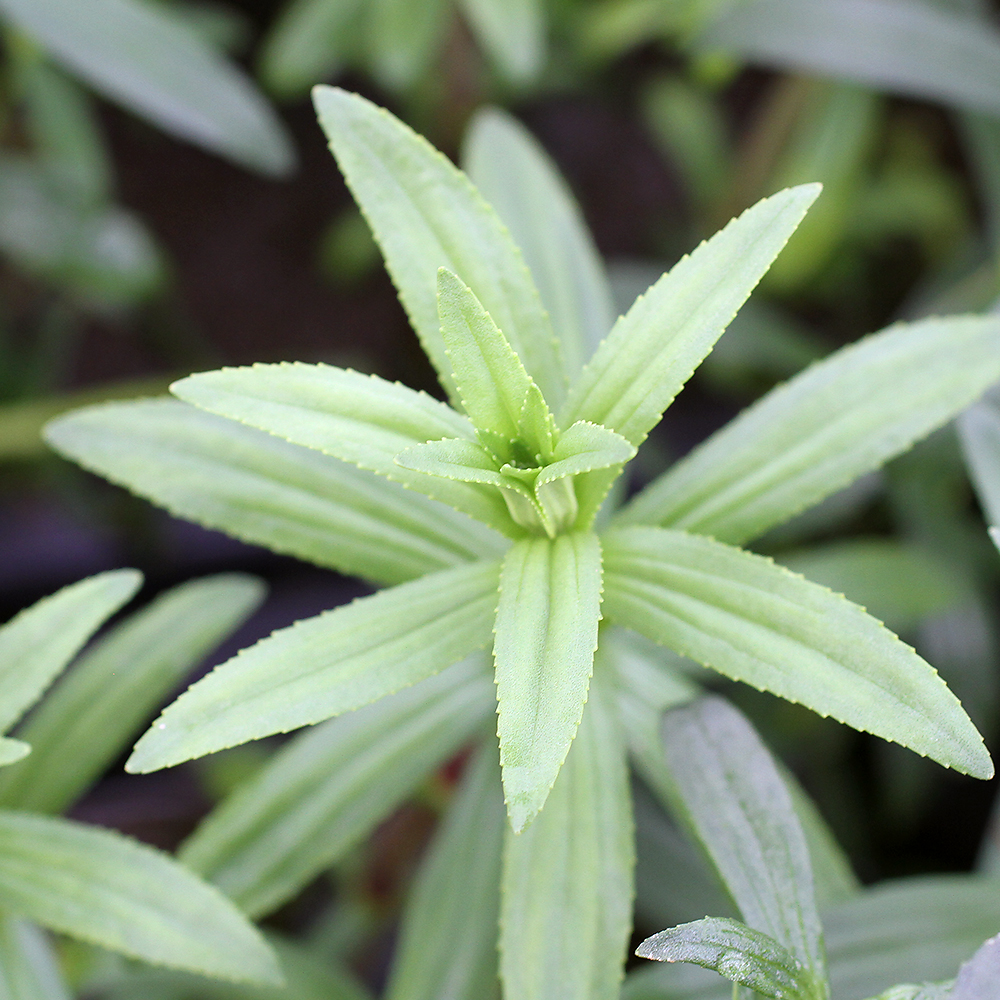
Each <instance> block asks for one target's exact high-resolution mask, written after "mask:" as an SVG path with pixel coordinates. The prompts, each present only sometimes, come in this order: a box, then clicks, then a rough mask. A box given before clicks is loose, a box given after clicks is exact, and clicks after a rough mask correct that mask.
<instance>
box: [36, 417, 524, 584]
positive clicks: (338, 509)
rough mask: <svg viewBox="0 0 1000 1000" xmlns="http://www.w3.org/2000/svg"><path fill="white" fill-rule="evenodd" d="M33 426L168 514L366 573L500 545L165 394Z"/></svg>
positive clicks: (441, 513)
mask: <svg viewBox="0 0 1000 1000" xmlns="http://www.w3.org/2000/svg"><path fill="white" fill-rule="evenodd" d="M45 436H46V440H47V441H48V442H49V443H50V444H51V445H52V446H53V447H54V448H56V450H57V451H59V452H61V453H62V454H63V455H65V456H67V457H68V458H72V459H74V460H75V461H77V462H79V463H80V464H81V465H83V466H84V467H85V468H87V469H90V470H91V471H93V472H97V473H99V474H100V475H103V476H106V477H107V478H108V479H110V480H111V481H112V482H115V483H118V484H119V485H122V486H126V487H127V488H129V489H131V490H133V491H134V492H136V493H138V494H139V495H140V496H143V497H145V498H147V499H149V500H152V501H154V502H156V503H159V504H161V505H162V506H164V507H166V508H167V510H169V511H170V512H171V513H172V514H175V515H177V516H178V517H185V518H187V519H189V520H192V521H197V522H198V523H199V524H202V525H204V526H205V527H208V528H217V529H220V530H222V531H225V532H227V533H228V534H231V535H234V536H236V537H237V538H240V539H242V540H244V541H247V542H252V543H255V544H257V545H265V546H267V547H268V548H270V549H273V550H274V551H276V552H281V553H285V554H288V555H294V556H298V557H299V558H300V559H306V560H309V561H310V562H315V563H318V564H319V565H321V566H327V567H329V568H331V569H336V570H339V571H340V572H342V573H348V574H354V575H356V576H361V577H364V578H366V579H369V580H373V581H376V582H378V583H389V584H391V583H401V582H403V581H405V580H410V579H413V578H414V577H417V576H421V575H423V574H424V573H427V572H433V571H434V570H437V569H442V568H444V567H446V566H453V565H455V564H457V563H461V562H467V561H468V560H469V559H474V558H476V557H477V556H484V557H487V558H496V557H497V556H499V555H501V554H502V553H503V551H504V548H505V547H506V544H505V540H504V539H503V538H502V536H500V535H497V534H495V533H494V532H492V531H490V530H489V529H488V528H486V527H484V526H483V525H481V524H479V523H478V522H476V521H473V520H471V519H470V518H467V517H463V516H462V515H460V514H458V513H456V512H455V511H453V510H451V509H450V508H448V507H444V506H442V505H441V504H438V503H435V502H434V501H433V500H429V499H427V498H425V497H423V496H421V495H420V494H418V493H415V492H414V491H412V490H407V489H404V488H403V487H402V486H400V485H399V484H398V483H390V482H389V481H388V480H386V479H383V478H381V477H378V476H375V475H373V474H372V473H369V472H365V471H363V470H360V469H358V468H356V467H355V466H353V465H349V464H347V463H344V462H339V461H336V460H335V459H332V458H329V457H326V456H323V455H320V454H319V453H318V452H316V451H312V450H311V449H307V448H300V447H297V446H295V445H290V444H287V443H286V442H284V441H281V440H279V439H278V438H276V437H273V436H271V435H270V434H264V433H262V432H260V431H255V430H252V429H251V428H249V427H244V426H243V425H241V424H238V423H236V422H234V421H232V420H224V419H222V418H220V417H215V416H212V415H211V414H208V413H203V412H202V411H200V410H197V409H195V408H194V407H193V406H186V405H184V404H183V403H180V402H178V401H177V400H171V399H153V400H144V401H142V402H137V403H118V404H110V405H105V406H95V407H90V408H88V409H85V410H79V411H77V412H75V413H72V414H68V415H66V416H64V417H61V418H59V419H57V420H55V421H53V422H52V423H50V424H49V425H48V427H47V428H46V431H45Z"/></svg>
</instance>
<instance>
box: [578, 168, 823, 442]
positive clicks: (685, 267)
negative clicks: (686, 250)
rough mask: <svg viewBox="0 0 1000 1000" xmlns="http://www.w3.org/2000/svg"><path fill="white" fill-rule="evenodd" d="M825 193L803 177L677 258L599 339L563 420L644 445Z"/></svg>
mask: <svg viewBox="0 0 1000 1000" xmlns="http://www.w3.org/2000/svg"><path fill="white" fill-rule="evenodd" d="M819 192H820V188H819V185H817V184H804V185H802V186H801V187H797V188H792V189H791V190H789V191H782V192H780V193H778V194H776V195H773V196H772V197H770V198H766V199H764V200H763V201H761V202H758V203H757V204H756V205H754V207H753V208H750V209H748V210H747V211H746V212H744V213H743V214H742V215H741V216H740V217H739V218H738V219H734V220H733V221H732V222H730V223H729V225H728V226H726V228H725V229H723V230H722V231H721V232H718V233H716V234H715V236H713V237H712V238H711V239H710V240H708V241H707V242H705V243H703V244H701V246H699V247H698V248H697V249H696V250H695V251H694V252H693V253H692V254H691V255H690V256H688V257H684V258H683V259H682V260H681V261H679V262H678V263H677V264H675V265H674V267H673V268H671V270H670V271H668V272H667V273H666V274H665V275H663V277H662V278H660V280H659V281H657V282H656V284H654V285H653V286H652V288H650V290H649V291H648V292H647V293H646V294H645V295H643V296H641V297H640V298H639V299H637V300H636V302H635V304H634V305H633V306H632V308H631V309H629V311H628V312H627V313H626V314H625V315H624V316H623V317H621V319H619V320H618V322H617V323H616V324H615V326H614V328H613V329H612V331H611V333H610V334H608V336H607V338H606V339H605V340H604V341H603V342H602V343H601V346H600V347H598V349H597V351H596V353H595V354H594V356H593V358H592V359H591V360H590V362H589V363H588V364H587V366H586V367H585V368H584V370H583V373H582V374H581V376H580V378H579V379H578V380H577V381H576V382H575V383H574V384H573V387H572V389H571V390H570V394H569V397H568V399H567V400H566V405H565V407H564V409H563V410H562V411H561V412H560V414H559V422H560V426H562V427H568V426H569V425H570V424H573V423H575V422H576V421H577V420H589V421H592V422H593V423H595V424H603V425H604V426H605V427H609V428H611V429H612V430H614V431H617V432H618V433H619V434H621V435H622V436H623V437H625V438H627V439H628V440H629V441H631V443H632V444H634V445H638V444H640V443H641V442H642V441H643V439H644V438H645V437H646V435H647V434H648V433H649V431H650V430H651V429H652V428H653V427H654V426H655V425H656V424H657V423H658V422H659V419H660V417H661V416H662V415H663V411H664V410H666V408H667V407H668V406H669V405H670V403H671V402H672V401H673V399H674V397H675V396H676V395H677V393H678V392H680V390H681V388H682V387H683V385H684V383H685V382H687V380H688V379H689V378H690V377H691V373H692V372H693V371H694V370H695V368H697V367H698V365H699V364H700V363H701V362H702V360H704V358H705V355H707V354H708V352H709V351H710V350H711V349H712V346H713V345H714V344H715V342H716V341H717V340H718V339H719V337H721V336H722V334H723V332H724V331H725V329H726V327H727V326H728V325H729V323H730V321H731V320H732V318H733V317H734V316H735V315H736V312H737V310H738V309H739V308H740V306H742V305H743V303H744V302H745V301H746V299H747V297H748V296H749V295H750V292H751V291H753V289H754V286H755V285H756V284H757V282H758V281H760V279H761V277H762V275H763V274H764V273H765V271H767V269H768V267H769V266H770V264H771V261H773V260H774V258H775V257H776V256H777V255H778V253H779V252H780V251H781V248H782V247H783V246H784V245H785V243H786V241H787V240H788V237H789V236H791V234H792V233H793V232H794V231H795V227H796V226H797V225H798V224H799V223H800V222H801V221H802V218H803V216H804V215H805V213H806V211H807V209H808V208H809V206H810V205H811V204H812V203H813V201H815V199H816V197H817V195H818V194H819Z"/></svg>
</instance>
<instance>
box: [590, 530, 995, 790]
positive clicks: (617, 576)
mask: <svg viewBox="0 0 1000 1000" xmlns="http://www.w3.org/2000/svg"><path fill="white" fill-rule="evenodd" d="M603 546H604V566H605V574H604V575H605V581H604V585H605V599H604V600H605V614H606V616H607V617H608V619H609V620H611V621H616V622H618V623H619V624H622V625H626V626H628V627H630V628H634V629H636V631H639V632H642V633H643V634H645V635H647V636H649V637H650V638H651V639H654V640H656V641H657V642H660V643H662V644H663V645H665V646H669V647H670V648H672V649H674V650H676V651H677V652H679V653H682V654H683V655H685V656H690V657H691V658H692V659H694V660H697V661H698V662H700V663H703V664H704V665H705V666H709V667H712V668H713V669H715V670H718V671H719V672H720V673H724V674H725V675H726V676H727V677H732V678H733V679H734V680H741V681H745V682H746V683H748V684H751V685H753V686H754V687H756V688H758V689H761V690H766V691H770V692H772V693H773V694H777V695H778V696H780V697H782V698H785V699H787V700H789V701H793V702H799V703H801V704H803V705H806V706H807V707H809V708H811V709H813V711H815V712H818V713H819V714H821V715H830V716H832V717H833V718H835V719H838V720H839V721H841V722H845V723H847V724H848V725H850V726H853V727H854V728H855V729H860V730H862V731H864V732H871V733H874V734H875V735H877V736H881V737H882V738H883V739H887V740H892V741H894V742H896V743H900V744H902V745H903V746H905V747H908V748H909V749H911V750H914V751H915V752H917V753H919V754H921V755H923V756H928V757H931V758H933V759H934V760H936V761H938V763H940V764H944V765H945V766H947V767H954V768H955V769H956V770H959V771H962V772H964V773H966V774H972V775H974V776H975V777H981V778H988V777H990V776H991V775H992V773H993V765H992V762H991V761H990V758H989V754H988V753H987V752H986V748H985V747H984V746H983V745H982V738H981V737H980V735H979V733H978V732H977V731H976V729H975V727H974V726H973V725H972V723H971V722H970V721H969V718H968V716H967V715H966V714H965V712H964V711H963V709H962V706H961V705H960V704H959V702H958V700H957V699H956V698H955V696H954V695H953V694H952V693H951V692H950V691H949V690H948V688H947V686H946V685H945V683H944V681H942V680H941V678H940V677H939V676H938V675H937V673H936V671H935V670H934V668H933V667H931V666H930V665H929V664H927V663H925V662H924V661H923V660H922V659H921V658H920V657H919V656H917V654H916V653H915V652H914V651H913V650H912V649H911V648H910V647H909V646H906V645H904V644H903V643H902V642H900V641H899V639H897V638H896V636H894V635H893V634H892V633H891V632H890V631H888V629H886V628H885V627H884V626H882V625H881V624H880V623H879V622H877V621H876V620H875V619H874V618H871V617H870V616H869V615H867V614H866V613H865V612H864V611H863V610H862V609H861V608H859V607H857V605H854V604H851V603H850V602H849V601H847V600H846V599H845V598H843V597H840V596H839V595H837V594H833V593H831V592H830V591H828V590H826V589H825V588H823V587H820V586H819V585H817V584H814V583H810V582H809V581H808V580H805V579H803V578H802V577H800V576H796V575H795V574H793V573H791V572H790V571H788V570H786V569H784V568H783V567H780V566H776V565H775V564H774V563H772V562H771V561H770V560H769V559H765V558H763V557H761V556H757V555H753V554H751V553H749V552H743V551H741V550H739V549H735V548H731V547H730V546H727V545H723V544H722V543H720V542H716V541H713V540H712V539H709V538H705V537H702V536H698V535H688V534H685V533H684V532H679V531H668V530H665V529H661V528H626V529H623V530H620V531H614V532H608V533H607V534H606V535H605V536H603Z"/></svg>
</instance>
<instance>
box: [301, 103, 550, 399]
mask: <svg viewBox="0 0 1000 1000" xmlns="http://www.w3.org/2000/svg"><path fill="white" fill-rule="evenodd" d="M314 100H315V103H316V110H317V112H318V114H319V120H320V124H321V125H322V127H323V130H324V131H325V132H326V134H327V137H328V138H329V140H330V147H331V149H332V150H333V153H334V155H335V156H336V157H337V162H338V164H339V165H340V169H341V171H342V172H343V174H344V177H345V178H346V179H347V184H348V186H349V187H350V189H351V191H352V193H353V194H354V197H355V200H356V201H357V202H358V204H359V205H360V206H361V210H362V211H363V212H364V213H365V216H366V218H367V219H368V222H369V224H370V225H371V227H372V230H373V232H374V233H375V238H376V239H377V240H378V242H379V244H380V246H381V247H382V252H383V254H384V255H385V259H386V266H387V268H388V270H389V273H390V275H391V276H392V279H393V281H394V282H395V285H396V288H397V289H398V290H399V294H400V298H401V299H402V301H403V305H404V306H405V307H406V311H407V313H408V314H409V316H410V319H411V321H412V323H413V326H414V329H415V330H416V331H417V334H418V336H419V337H420V341H421V343H422V344H423V345H424V349H425V350H426V352H427V354H428V356H429V357H430V359H431V361H432V362H433V364H434V367H435V368H436V369H437V372H438V376H439V378H440V379H441V383H442V385H444V387H445V388H446V389H447V391H448V395H449V396H450V397H451V399H452V401H453V402H454V403H456V405H457V404H458V393H457V392H456V389H455V383H454V380H453V379H452V377H451V365H450V364H449V362H448V359H447V357H446V356H445V350H444V341H443V340H442V339H441V331H440V326H439V323H438V313H437V301H436V296H435V276H436V274H437V269H438V268H439V267H446V268H448V270H449V271H453V272H454V273H455V274H457V275H458V276H459V277H461V279H462V280H463V281H464V282H466V283H467V284H468V285H469V287H470V288H471V289H472V290H473V291H474V292H475V293H476V296H477V298H478V299H479V301H480V302H482V304H483V307H484V308H485V309H486V311H487V312H488V313H489V314H490V315H491V316H492V317H493V320H494V322H495V323H496V324H497V326H499V327H500V329H501V330H503V331H504V334H505V336H506V337H507V339H508V340H509V341H510V344H511V346H512V347H513V348H514V350H515V351H516V352H517V355H518V357H519V358H520V359H521V361H522V362H523V363H524V367H525V368H526V369H527V370H528V374H529V375H531V377H532V378H533V379H534V380H535V382H537V383H538V386H539V388H540V389H541V390H542V393H543V395H544V396H545V398H546V399H547V400H548V401H549V405H551V406H553V407H556V406H558V405H559V403H560V402H561V401H562V398H563V395H564V393H565V376H564V372H563V368H562V364H561V362H560V360H559V351H558V345H557V343H556V341H555V337H554V335H553V333H552V328H551V324H550V323H549V319H548V316H547V315H546V313H545V310H544V309H543V308H542V303H541V299H540V298H539V295H538V290H537V289H536V288H535V286H534V283H533V282H532V280H531V276H530V274H529V273H528V269H527V267H526V266H525V264H524V261H523V259H522V257H521V253H520V251H519V250H518V249H517V247H516V246H515V245H514V242H513V240H512V239H511V237H510V234H509V233H508V232H507V231H506V229H504V227H503V225H502V224H501V222H500V220H499V218H498V217H497V215H496V213H495V212H494V211H493V209H491V208H490V207H489V206H488V205H487V204H486V202H485V201H483V199H482V196H481V195H480V194H479V192H478V191H477V190H476V189H475V188H474V187H473V186H472V184H471V183H470V182H469V180H468V178H467V177H466V176H465V175H464V174H463V173H462V172H461V171H459V170H458V169H457V168H456V167H454V166H453V165H452V164H451V163H449V162H448V160H446V159H445V158H444V156H442V155H441V154H440V153H438V152H437V150H435V149H434V148H433V147H432V146H431V145H430V144H429V143H428V142H427V141H426V140H425V139H423V138H421V137H420V136H418V135H417V134H416V133H415V132H413V131H411V130H410V129H409V128H407V126H405V125H404V124H403V123H402V122H400V121H399V120H398V119H396V118H394V117H393V116H392V115H390V114H389V113H388V112H387V111H384V110H382V109H381V108H378V107H376V106H375V105H374V104H371V103H370V102H369V101H366V100H365V99H364V98H362V97H358V96H357V95H356V94H348V93H346V92H345V91H342V90H337V89H334V88H329V87H319V88H317V89H316V90H315V92H314Z"/></svg>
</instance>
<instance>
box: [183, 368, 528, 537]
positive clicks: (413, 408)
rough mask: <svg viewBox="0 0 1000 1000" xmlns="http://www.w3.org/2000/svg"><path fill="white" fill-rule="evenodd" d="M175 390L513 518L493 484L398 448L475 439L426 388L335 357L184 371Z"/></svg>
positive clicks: (449, 499) (483, 516) (498, 521)
mask: <svg viewBox="0 0 1000 1000" xmlns="http://www.w3.org/2000/svg"><path fill="white" fill-rule="evenodd" d="M171 391H172V392H173V393H174V395H176V396H178V397H179V398H181V399H183V400H184V401H185V402H186V403H191V404H193V405H194V406H197V407H199V409H202V410H208V411H209V412H210V413H215V414H217V415H218V416H221V417H228V418H229V419H230V420H237V421H239V422H240V423H244V424H248V425H249V426H251V427H256V428H257V429H258V430H262V431H267V432H268V433H270V434H274V435H276V436H277V437H280V438H284V439H285V440H286V441H290V442H291V443H292V444H299V445H304V446H305V447H307V448H315V449H316V450H317V451H321V452H323V454H325V455H330V456H332V457H333V458H338V459H340V460H341V461H342V462H350V463H352V464H354V465H357V466H358V467H359V468H362V469H368V470H370V471H371V472H377V473H378V474H379V475H382V476H385V477H386V478H388V479H392V480H395V481H396V482H399V483H402V484H403V485H404V486H408V487H410V488H411V489H415V490H418V491H420V492H421V493H426V494H427V495H428V496H431V497H433V498H435V499H438V500H441V501H442V502H444V503H447V504H450V505H451V506H453V507H456V508H457V509H459V510H463V511H465V512H466V513H470V514H472V516H474V517H477V518H478V519H479V520H481V521H484V522H486V523H487V524H490V525H491V526H492V527H495V528H499V529H500V530H504V528H508V529H509V526H510V518H509V517H508V516H507V513H506V510H505V508H504V505H503V503H502V501H501V500H500V498H499V496H497V495H496V492H495V491H494V490H485V491H484V490H483V489H481V488H480V487H479V486H478V485H476V484H470V483H464V482H460V481H457V480H445V479H439V478H437V477H429V476H426V475H424V474H422V473H414V472H411V471H409V470H407V469H405V468H404V467H403V466H401V465H397V464H396V462H395V457H396V455H398V454H399V453H400V452H401V451H403V450H404V449H406V448H409V447H411V446H412V445H415V444H422V443H424V442H425V441H435V440H439V439H441V438H464V439H466V440H469V441H474V440H475V431H474V430H473V427H472V425H471V424H470V423H469V421H468V420H467V419H466V418H465V417H463V416H461V415H460V414H458V413H456V412H455V411H454V410H453V409H451V407H449V406H446V405H445V404H444V403H440V402H438V401H437V400H436V399H433V398H432V397H430V396H428V395H427V394H426V393H423V392H415V391H414V390H412V389H408V388H407V387H406V386H404V385H400V384H399V383H398V382H387V381H386V380H385V379H381V378H379V377H378V376H377V375H362V374H361V373H360V372H355V371H347V370H344V369H343V368H334V367H332V366H331V365H307V364H301V363H293V364H288V363H283V364H278V365H253V366H252V367H250V368H224V369H222V370H220V371H214V372H202V373H201V374H198V375H191V376H189V377H188V378H184V379H181V380H180V381H179V382H175V383H174V385H173V386H171Z"/></svg>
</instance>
